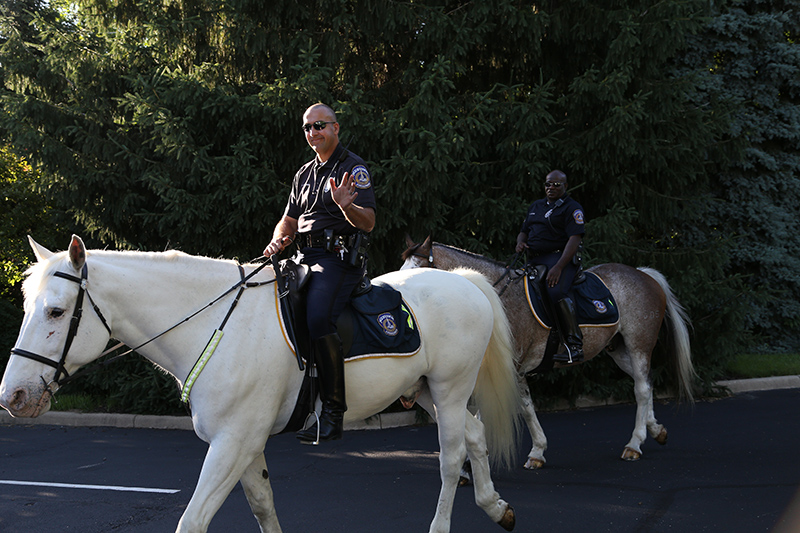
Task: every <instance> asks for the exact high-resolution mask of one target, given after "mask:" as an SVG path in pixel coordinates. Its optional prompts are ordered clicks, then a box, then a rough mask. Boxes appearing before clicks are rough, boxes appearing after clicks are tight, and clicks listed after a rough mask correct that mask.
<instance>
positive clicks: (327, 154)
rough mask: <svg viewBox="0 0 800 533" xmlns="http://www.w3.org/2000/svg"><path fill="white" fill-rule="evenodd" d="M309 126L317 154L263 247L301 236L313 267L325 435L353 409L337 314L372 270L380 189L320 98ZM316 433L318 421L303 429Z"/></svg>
mask: <svg viewBox="0 0 800 533" xmlns="http://www.w3.org/2000/svg"><path fill="white" fill-rule="evenodd" d="M302 127H303V131H304V133H305V137H306V141H307V142H308V144H309V146H311V148H312V149H313V150H314V152H316V154H317V155H316V157H315V158H314V159H312V160H311V161H309V162H308V163H306V164H305V165H303V166H302V167H301V168H300V170H299V171H298V172H297V174H295V176H294V180H293V182H292V189H291V193H290V194H289V200H288V202H287V203H286V209H285V211H284V213H283V217H282V218H281V219H280V221H279V222H278V224H277V225H276V226H275V230H274V232H273V235H272V241H271V242H270V243H269V245H267V247H266V249H265V250H264V255H265V256H267V257H269V256H272V255H273V254H275V253H278V252H280V251H281V250H283V249H284V248H285V247H286V246H288V245H289V244H291V243H292V242H294V241H297V244H298V249H299V256H298V258H297V259H299V261H300V262H301V263H304V264H307V265H309V267H310V268H311V279H310V281H309V282H308V285H307V286H308V289H307V290H308V292H307V302H308V304H307V306H306V308H307V313H306V315H307V320H308V329H309V334H310V337H311V341H312V351H313V354H314V360H315V362H316V365H317V371H318V374H319V379H320V397H321V398H322V413H321V414H320V418H319V439H320V440H334V439H340V438H341V437H342V423H343V419H344V412H345V411H346V410H347V403H346V400H345V383H344V353H343V349H342V341H341V339H340V338H339V333H338V331H337V329H336V320H337V318H338V317H339V315H340V314H341V313H342V310H343V309H344V307H345V305H346V304H347V302H348V300H349V298H350V294H351V293H352V292H353V289H354V288H355V287H356V286H357V285H358V284H359V282H360V280H361V278H362V277H363V276H364V274H365V272H366V254H365V250H366V247H367V243H368V238H369V236H368V234H369V232H371V231H372V229H373V228H374V227H375V212H376V204H375V193H374V190H373V188H372V180H371V177H370V173H369V169H368V168H367V165H366V163H365V162H364V160H363V159H361V158H360V157H359V156H357V155H356V154H354V153H352V152H350V151H348V150H347V149H346V148H344V147H342V145H341V144H340V143H339V122H337V119H336V113H334V111H333V109H331V108H330V107H329V106H327V105H325V104H321V103H318V104H314V105H312V106H311V107H309V108H308V109H307V110H306V112H305V113H304V114H303V126H302ZM297 438H299V439H300V440H301V441H302V442H304V443H313V442H315V441H316V438H317V424H314V425H312V426H311V427H309V428H307V429H305V430H302V431H299V432H298V433H297Z"/></svg>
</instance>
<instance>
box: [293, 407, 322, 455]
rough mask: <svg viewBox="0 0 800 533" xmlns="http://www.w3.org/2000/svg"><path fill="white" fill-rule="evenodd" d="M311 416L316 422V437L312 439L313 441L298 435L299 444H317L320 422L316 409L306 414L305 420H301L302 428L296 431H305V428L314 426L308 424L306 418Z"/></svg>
mask: <svg viewBox="0 0 800 533" xmlns="http://www.w3.org/2000/svg"><path fill="white" fill-rule="evenodd" d="M312 416H313V417H314V419H315V420H316V424H317V438H316V440H313V441H312V440H306V439H301V438H300V437H298V440H299V441H300V444H308V445H309V446H319V430H320V427H321V424H320V423H319V415H318V414H317V412H316V411H312V412H310V413H308V416H306V420H305V422H303V429H301V430H300V431H298V433H300V432H302V431H306V430H307V429H311V428H312V427H314V425H313V424H312V425H310V426H309V425H308V419H309V418H311V417H312Z"/></svg>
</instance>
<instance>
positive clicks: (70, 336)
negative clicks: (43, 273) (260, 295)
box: [11, 261, 275, 396]
mask: <svg viewBox="0 0 800 533" xmlns="http://www.w3.org/2000/svg"><path fill="white" fill-rule="evenodd" d="M269 264H272V263H271V262H270V261H265V262H264V263H261V264H260V265H259V266H258V267H256V268H255V269H254V270H253V271H252V272H250V274H248V275H246V276H245V274H244V269H243V268H242V266H241V265H238V267H239V275H240V278H241V279H240V281H239V282H238V283H236V284H235V285H233V286H232V287H231V288H230V289H228V290H227V291H225V292H224V293H222V294H221V295H220V296H218V297H217V298H215V299H214V300H213V301H211V302H209V303H208V304H207V305H206V306H205V307H203V308H201V309H199V310H197V311H195V312H194V313H192V314H191V315H189V316H187V317H186V318H184V319H183V320H181V321H180V322H177V323H176V324H174V325H173V326H171V327H169V328H167V329H166V330H164V331H162V332H161V333H159V334H158V335H156V336H154V337H151V338H150V339H148V340H147V341H145V342H143V343H141V344H139V345H138V346H136V347H135V348H131V349H130V350H128V351H126V352H125V353H122V354H119V355H116V356H114V357H113V358H111V359H109V360H107V361H104V363H103V364H104V365H106V364H109V363H111V362H113V361H116V360H118V359H119V358H121V357H123V356H125V355H127V354H129V353H131V352H135V351H136V350H138V349H140V348H142V347H143V346H145V345H147V344H149V343H151V342H153V341H154V340H156V339H158V338H159V337H161V336H163V335H165V334H167V333H169V332H170V331H172V330H173V329H175V328H177V327H178V326H180V325H181V324H183V323H184V322H188V321H189V320H191V319H192V318H194V317H195V316H197V315H199V314H200V313H202V312H203V311H205V310H206V309H208V308H209V307H211V306H212V305H214V304H215V303H217V302H218V301H220V300H221V299H222V298H224V297H225V296H227V295H228V294H230V293H231V292H233V291H234V290H236V289H239V293H238V295H237V296H236V298H235V299H234V301H233V303H232V304H231V308H230V309H229V310H228V314H227V316H226V317H225V320H224V321H223V326H224V324H225V322H227V320H228V318H230V315H231V313H232V312H233V309H234V308H235V307H236V304H237V303H238V302H239V298H240V297H241V295H242V292H243V291H244V289H245V288H249V287H258V286H261V285H266V284H270V283H274V282H275V279H272V280H269V281H266V282H249V280H250V278H252V277H253V276H255V275H256V274H258V273H259V272H260V271H261V270H262V269H263V268H264V267H266V266H267V265H269ZM53 276H54V277H57V278H63V279H66V280H69V281H74V282H75V283H77V284H78V285H79V287H80V288H79V289H78V297H77V299H76V301H75V309H74V310H73V311H72V319H71V320H70V324H69V331H68V332H67V340H66V342H65V343H64V350H63V351H62V352H61V358H60V359H59V361H58V362H57V363H56V362H55V361H53V360H52V359H48V358H47V357H44V356H42V355H39V354H36V353H33V352H29V351H28V350H23V349H21V348H12V349H11V354H12V355H19V356H21V357H25V358H28V359H32V360H33V361H36V362H38V363H42V364H44V365H47V366H51V367H53V368H55V369H56V371H55V374H54V375H53V379H52V380H50V382H49V383H48V382H47V381H46V380H45V379H44V378H43V377H41V376H40V377H41V380H42V382H43V383H44V385H45V388H46V390H47V391H48V392H49V393H50V395H51V396H52V395H53V394H54V392H55V390H58V388H60V387H61V386H62V385H64V384H65V383H68V382H70V381H72V380H73V379H75V378H76V377H78V376H79V375H81V374H83V373H84V372H87V371H88V370H90V369H87V368H84V369H83V370H81V371H79V372H76V373H75V374H72V375H70V374H69V372H67V369H66V368H64V363H65V362H66V360H67V352H69V349H70V347H71V346H72V341H74V340H75V336H76V335H77V333H78V326H79V325H80V323H81V317H82V316H83V298H84V296H86V297H87V298H89V302H90V303H91V304H92V308H93V309H94V312H95V313H97V316H98V317H99V318H100V322H102V323H103V326H104V327H105V328H106V331H108V334H109V335H111V336H112V337H113V334H112V333H111V328H110V327H109V325H108V322H107V321H106V318H105V317H104V316H103V313H102V312H100V308H98V307H97V304H95V303H94V300H93V299H92V295H91V294H89V290H88V288H87V284H88V268H87V265H86V263H84V264H83V268H82V269H81V277H77V276H73V275H71V274H67V273H65V272H60V271H59V272H55V273H54V274H53ZM124 345H125V343H122V342H121V343H119V344H117V345H116V346H113V347H112V348H109V349H108V350H106V351H105V352H103V353H102V354H100V355H99V356H98V359H99V358H101V357H103V356H105V355H108V354H109V353H111V352H113V351H115V350H116V349H117V348H119V347H120V346H124ZM62 374H63V375H64V377H63V378H62V377H61V375H62ZM53 384H55V385H57V388H56V389H55V390H53V388H52V385H53Z"/></svg>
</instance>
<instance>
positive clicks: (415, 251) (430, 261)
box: [409, 242, 435, 268]
mask: <svg viewBox="0 0 800 533" xmlns="http://www.w3.org/2000/svg"><path fill="white" fill-rule="evenodd" d="M423 244H424V243H422V242H421V243H419V244H415V245H414V246H413V247H412V248H411V249H410V250H409V256H411V257H421V258H422V259H425V260H427V261H428V266H429V267H430V268H435V267H434V266H433V243H431V251H430V252H429V253H428V255H425V254H421V253H419V251H418V250H419V247H420V246H422V245H423Z"/></svg>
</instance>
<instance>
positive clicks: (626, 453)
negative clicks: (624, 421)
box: [622, 446, 642, 461]
mask: <svg viewBox="0 0 800 533" xmlns="http://www.w3.org/2000/svg"><path fill="white" fill-rule="evenodd" d="M641 458H642V454H641V453H640V452H637V451H636V450H634V449H633V448H628V447H627V446H626V447H625V449H624V450H623V451H622V460H623V461H638V460H639V459H641Z"/></svg>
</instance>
